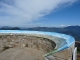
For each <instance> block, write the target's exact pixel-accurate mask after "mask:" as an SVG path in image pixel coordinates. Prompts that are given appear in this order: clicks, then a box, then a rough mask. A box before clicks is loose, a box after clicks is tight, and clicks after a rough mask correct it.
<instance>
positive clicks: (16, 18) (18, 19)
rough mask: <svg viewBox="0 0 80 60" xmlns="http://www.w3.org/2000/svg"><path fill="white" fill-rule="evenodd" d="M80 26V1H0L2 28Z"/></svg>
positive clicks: (0, 22)
mask: <svg viewBox="0 0 80 60" xmlns="http://www.w3.org/2000/svg"><path fill="white" fill-rule="evenodd" d="M70 25H80V1H79V0H0V26H11V27H37V26H41V27H45V26H46V27H54V26H70Z"/></svg>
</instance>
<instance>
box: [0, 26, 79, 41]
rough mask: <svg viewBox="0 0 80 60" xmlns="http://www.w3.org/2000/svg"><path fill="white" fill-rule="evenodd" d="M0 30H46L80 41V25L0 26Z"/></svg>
mask: <svg viewBox="0 0 80 60" xmlns="http://www.w3.org/2000/svg"><path fill="white" fill-rule="evenodd" d="M0 30H30V31H46V32H58V33H64V34H68V35H71V36H73V37H74V38H75V39H76V41H80V26H78V25H77V26H67V27H63V28H62V27H32V28H21V27H9V26H3V27H0Z"/></svg>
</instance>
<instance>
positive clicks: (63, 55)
mask: <svg viewBox="0 0 80 60" xmlns="http://www.w3.org/2000/svg"><path fill="white" fill-rule="evenodd" d="M74 48H75V40H74V38H73V37H71V36H68V35H65V34H59V33H54V32H53V33H52V32H40V31H18V30H15V31H14V30H11V31H10V30H1V31H0V51H1V53H0V60H72V55H73V50H74ZM8 52H9V53H8ZM5 54H7V55H5ZM3 56H5V58H4V57H3Z"/></svg>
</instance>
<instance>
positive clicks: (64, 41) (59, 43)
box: [0, 30, 75, 56]
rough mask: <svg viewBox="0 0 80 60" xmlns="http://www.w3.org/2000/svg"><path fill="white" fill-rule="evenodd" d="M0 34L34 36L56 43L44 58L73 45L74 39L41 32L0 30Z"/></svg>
mask: <svg viewBox="0 0 80 60" xmlns="http://www.w3.org/2000/svg"><path fill="white" fill-rule="evenodd" d="M0 34H10V35H12V34H22V35H26V34H29V35H35V36H40V37H45V38H48V39H50V40H52V41H54V42H55V43H56V48H55V49H54V50H53V51H52V52H49V53H47V54H45V55H44V56H49V55H51V54H54V53H55V52H58V51H61V50H64V49H66V48H68V47H70V46H71V45H72V44H73V43H75V39H74V38H73V37H71V36H69V35H65V34H60V33H55V32H42V31H24V30H0ZM53 36H55V37H58V38H60V39H61V40H54V38H53Z"/></svg>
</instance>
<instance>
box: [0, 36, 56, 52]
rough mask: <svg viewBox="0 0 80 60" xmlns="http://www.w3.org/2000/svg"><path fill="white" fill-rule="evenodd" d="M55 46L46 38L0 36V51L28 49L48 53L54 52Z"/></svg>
mask: <svg viewBox="0 0 80 60" xmlns="http://www.w3.org/2000/svg"><path fill="white" fill-rule="evenodd" d="M55 46H56V44H55V43H54V42H53V41H51V40H50V39H47V38H42V37H37V36H26V35H0V51H2V50H4V48H5V47H8V48H15V47H18V48H23V47H28V48H32V49H37V50H41V51H44V52H45V53H48V52H50V51H52V50H54V48H55Z"/></svg>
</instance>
